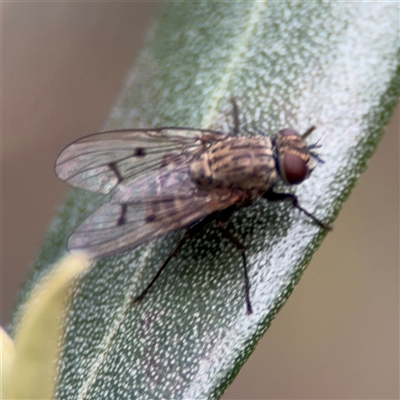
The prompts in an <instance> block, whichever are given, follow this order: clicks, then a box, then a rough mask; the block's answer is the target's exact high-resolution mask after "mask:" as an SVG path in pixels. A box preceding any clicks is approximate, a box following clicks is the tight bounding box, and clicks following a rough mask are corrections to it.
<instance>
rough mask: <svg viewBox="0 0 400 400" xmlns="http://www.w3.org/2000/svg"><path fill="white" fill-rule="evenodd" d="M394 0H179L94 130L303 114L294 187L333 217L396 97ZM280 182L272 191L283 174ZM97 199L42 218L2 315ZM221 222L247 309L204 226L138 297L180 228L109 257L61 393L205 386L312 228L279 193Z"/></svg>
mask: <svg viewBox="0 0 400 400" xmlns="http://www.w3.org/2000/svg"><path fill="white" fill-rule="evenodd" d="M399 75H400V74H399V42H398V9H397V5H396V4H395V3H388V2H386V3H382V2H379V3H378V2H374V3H346V2H321V3H320V2H287V3H286V2H261V1H246V2H229V3H228V2H215V3H211V2H176V3H168V4H166V6H165V7H164V9H163V12H162V13H161V15H160V17H159V18H158V20H157V22H156V23H155V24H154V25H153V27H152V29H151V31H150V33H149V36H148V40H147V44H146V46H145V48H144V49H143V51H142V53H141V55H140V57H139V59H138V60H137V63H136V65H135V67H134V68H133V70H132V72H131V73H130V75H129V76H128V79H127V80H126V83H125V86H124V89H123V91H122V93H121V95H120V97H119V99H118V101H117V104H116V106H115V107H114V109H113V110H112V112H111V115H110V118H109V121H108V123H107V126H106V128H107V129H114V128H124V127H126V128H128V127H142V126H163V125H174V126H191V127H199V128H211V129H216V130H222V131H225V132H229V131H230V130H231V129H232V126H233V119H232V111H231V104H230V100H231V98H232V97H234V98H235V99H236V101H237V103H238V105H239V109H240V119H241V123H242V128H243V134H247V132H248V131H251V130H254V129H255V128H256V129H258V130H262V131H264V132H266V133H267V134H272V133H274V132H276V131H277V130H279V129H281V128H283V127H292V128H294V129H296V130H298V131H300V132H302V131H305V130H306V129H307V128H309V127H310V126H311V125H316V126H317V128H318V129H317V130H316V131H315V132H314V133H313V135H312V137H311V138H310V140H311V141H314V142H315V141H317V140H319V139H320V142H319V143H320V144H321V145H322V149H321V151H320V154H321V156H322V158H323V159H324V160H325V164H320V165H318V167H317V168H316V169H315V171H314V172H313V174H312V175H311V177H310V178H309V179H308V180H307V181H306V182H304V183H303V184H301V185H299V186H298V187H297V188H296V191H295V192H296V195H297V196H298V197H299V200H300V204H301V205H303V206H304V207H305V208H306V209H307V210H309V211H311V212H312V213H314V214H315V215H316V216H317V217H318V218H320V219H322V220H323V221H326V222H332V221H333V219H334V217H335V216H336V214H337V213H338V211H339V209H340V207H341V205H342V203H343V201H344V200H345V199H346V197H347V196H348V194H349V192H350V190H351V188H352V187H353V186H354V184H355V182H356V180H357V178H358V177H359V175H360V174H361V172H362V171H363V170H364V168H365V166H366V163H367V160H368V158H369V157H370V156H371V154H372V152H373V150H374V147H375V146H376V143H377V141H378V140H379V137H380V135H381V133H382V131H383V128H384V126H385V124H386V123H387V121H388V118H389V116H390V114H391V112H392V110H393V108H394V105H395V104H396V102H397V99H398V95H399V86H400V85H399V83H400V82H399V81H400V78H399ZM280 189H284V188H283V187H281V188H280ZM102 201H104V199H103V198H102V197H101V196H95V195H93V194H89V193H86V192H84V191H79V190H73V191H71V192H70V194H69V196H68V198H67V199H66V202H65V204H64V206H63V207H62V208H61V209H60V211H59V213H58V214H57V216H56V218H55V219H54V221H53V223H52V226H51V228H50V230H49V233H48V237H47V240H46V242H45V244H44V246H43V248H42V250H41V252H40V254H39V256H38V258H37V260H36V263H35V266H34V267H33V269H32V273H31V277H30V279H29V280H28V282H27V283H26V286H25V289H24V291H23V292H22V294H21V296H20V303H19V304H20V306H19V308H18V309H17V310H16V313H15V316H14V326H15V329H18V319H19V315H20V312H21V311H20V310H21V307H22V305H23V304H24V301H25V299H26V297H27V296H28V294H29V292H30V291H31V290H32V288H33V287H34V286H35V284H36V282H37V281H38V280H39V279H40V278H41V277H42V276H43V275H45V274H46V273H47V272H48V270H49V269H50V268H51V267H50V265H51V264H52V263H53V262H54V261H55V260H57V258H58V257H59V256H60V255H61V254H62V252H63V249H64V245H65V242H66V238H67V236H68V234H69V233H71V231H72V230H73V229H74V228H75V227H76V226H77V225H78V224H79V223H80V222H82V221H83V220H84V218H85V217H86V216H88V215H89V214H90V213H91V212H92V211H93V210H95V209H96V207H98V206H99V204H101V203H102ZM228 228H229V230H230V232H231V233H232V234H233V235H235V236H236V237H238V238H240V240H241V241H242V242H244V243H245V245H246V249H247V250H246V254H247V257H248V262H249V267H250V282H251V300H252V304H253V308H254V314H253V315H251V316H248V315H246V308H245V302H244V288H243V287H244V283H243V276H242V266H241V258H240V254H238V251H237V250H236V249H235V248H234V246H232V245H231V244H230V243H229V242H227V241H226V240H225V239H222V238H221V236H220V235H219V234H218V231H217V229H216V227H215V226H210V228H208V229H207V230H206V231H205V232H203V233H201V234H200V235H199V236H198V237H196V238H195V239H193V240H192V241H191V242H190V243H189V244H187V245H186V246H185V247H184V248H183V250H182V252H181V253H180V254H179V255H178V257H176V258H175V259H174V260H173V261H172V262H171V263H170V264H169V265H168V267H167V269H166V271H165V272H163V274H162V275H161V277H160V278H159V280H158V281H157V283H156V284H155V286H154V287H153V288H152V290H151V292H150V293H149V294H148V296H147V297H146V298H145V299H144V300H143V302H142V303H141V304H140V305H139V306H137V307H133V306H132V305H131V298H132V296H135V295H137V294H138V293H139V292H140V291H141V289H143V288H144V286H145V285H146V284H147V283H148V282H149V279H151V277H152V276H153V275H154V273H155V271H156V270H157V269H158V267H159V266H160V264H161V263H162V262H163V261H164V260H165V258H166V256H167V255H168V253H169V252H170V251H171V250H172V249H173V248H174V245H176V243H177V242H178V241H179V238H180V237H181V235H182V233H172V234H168V235H167V236H166V237H164V238H161V239H159V240H156V241H153V242H151V243H149V244H147V245H144V246H141V247H140V248H138V249H135V250H134V251H132V252H129V253H125V254H123V255H120V256H118V257H110V258H107V259H104V260H102V261H100V262H98V263H97V265H96V266H95V267H94V268H93V269H92V270H91V271H90V272H89V273H88V274H87V275H86V276H85V277H84V279H82V281H81V283H80V286H79V289H78V290H77V291H76V293H75V296H74V299H73V304H72V307H71V310H70V312H69V317H68V322H67V323H68V325H67V329H66V332H65V335H64V343H63V349H62V350H63V356H62V360H61V365H60V383H59V389H58V396H59V398H68V399H70V398H81V399H82V398H95V399H102V398H107V399H113V398H118V399H121V398H151V399H155V398H173V399H178V398H192V399H194V398H196V399H198V398H218V397H220V396H221V394H222V393H223V391H224V390H225V388H226V387H227V386H228V384H229V383H230V382H231V381H232V379H233V378H234V377H235V375H236V374H237V373H238V371H239V369H240V367H241V366H242V365H243V363H244V362H245V361H246V359H247V358H248V357H249V355H250V353H251V352H252V350H253V349H254V347H255V345H256V343H257V341H258V340H259V338H260V337H261V336H262V335H263V334H264V332H265V331H266V329H267V328H268V326H269V325H270V323H271V321H272V319H273V318H274V317H275V315H276V313H277V312H278V310H279V308H280V307H281V306H282V305H283V304H284V302H285V301H286V300H287V298H288V296H289V295H290V293H291V292H292V290H293V288H294V286H295V285H296V283H297V281H298V280H299V278H300V276H301V274H302V272H303V270H304V268H305V267H306V265H307V264H308V262H309V260H310V258H311V256H312V254H313V253H314V252H315V250H316V249H317V248H318V246H319V245H320V243H321V240H322V238H323V236H324V234H325V233H324V232H322V231H321V229H320V228H319V227H317V226H315V225H314V224H313V223H311V222H310V220H309V219H307V218H306V217H305V216H304V215H301V214H300V213H299V212H298V211H297V210H293V209H291V208H290V206H289V205H288V204H267V203H266V202H265V201H259V202H257V203H255V204H254V205H252V206H251V207H248V208H246V209H242V210H240V211H239V212H237V213H236V214H235V215H234V217H233V218H232V220H231V222H230V224H229V226H228Z"/></svg>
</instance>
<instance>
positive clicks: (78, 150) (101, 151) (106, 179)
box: [55, 128, 225, 194]
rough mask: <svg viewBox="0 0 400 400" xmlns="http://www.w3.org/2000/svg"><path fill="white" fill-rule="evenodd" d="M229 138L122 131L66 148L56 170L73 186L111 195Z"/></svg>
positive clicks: (192, 132)
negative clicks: (124, 183)
mask: <svg viewBox="0 0 400 400" xmlns="http://www.w3.org/2000/svg"><path fill="white" fill-rule="evenodd" d="M224 138H225V135H223V134H221V133H219V132H214V131H205V130H199V129H190V128H159V129H138V130H122V131H112V132H104V133H98V134H94V135H90V136H87V137H84V138H82V139H79V140H77V141H76V142H74V143H72V144H71V145H69V146H68V147H66V148H65V149H64V150H63V151H62V152H61V154H60V155H59V157H58V159H57V161H56V165H55V170H56V174H57V175H58V177H59V178H60V179H61V180H63V181H66V182H68V183H69V184H70V185H72V186H76V187H80V188H83V189H86V190H90V191H92V192H99V193H104V194H107V193H109V192H110V191H111V190H112V189H113V188H114V187H116V186H117V185H118V184H119V183H121V182H122V181H124V180H129V179H134V177H137V176H141V177H144V176H146V175H147V174H149V173H151V172H152V171H155V170H157V169H160V168H164V167H166V166H168V165H169V164H170V163H174V164H175V166H176V165H178V164H182V163H183V162H184V161H185V160H186V161H187V160H188V158H190V157H191V156H192V155H193V153H195V152H196V151H201V150H202V149H203V144H205V143H207V142H212V141H218V140H222V139H224Z"/></svg>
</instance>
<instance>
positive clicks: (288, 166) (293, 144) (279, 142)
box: [273, 127, 323, 185]
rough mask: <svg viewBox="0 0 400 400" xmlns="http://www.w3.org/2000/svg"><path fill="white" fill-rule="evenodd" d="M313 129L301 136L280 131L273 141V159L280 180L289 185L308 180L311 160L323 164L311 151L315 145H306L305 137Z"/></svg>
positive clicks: (292, 132)
mask: <svg viewBox="0 0 400 400" xmlns="http://www.w3.org/2000/svg"><path fill="white" fill-rule="evenodd" d="M314 129H315V127H311V128H310V129H308V130H307V131H306V132H305V133H304V134H303V135H300V134H299V133H298V132H296V131H294V130H292V129H288V128H285V129H281V130H280V131H279V132H278V133H277V135H276V137H275V138H274V140H273V143H274V145H275V159H276V165H277V168H278V171H279V173H280V176H281V177H282V179H283V180H284V181H285V182H286V183H287V184H289V185H297V184H299V183H301V182H303V181H304V180H305V179H307V178H308V176H309V175H310V173H311V172H312V168H311V160H312V159H315V160H316V161H317V162H321V163H322V162H323V160H321V159H320V158H319V157H318V155H317V154H316V153H314V152H313V149H316V148H318V147H319V146H318V145H317V144H313V145H308V144H307V142H306V141H305V139H306V137H307V136H308V135H309V134H310V133H311V132H312V131H313V130H314Z"/></svg>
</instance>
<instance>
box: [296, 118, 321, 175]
mask: <svg viewBox="0 0 400 400" xmlns="http://www.w3.org/2000/svg"><path fill="white" fill-rule="evenodd" d="M315 129H316V127H315V126H314V125H313V126H311V127H310V128H308V129H307V130H306V131H305V132H304V133H303V134H302V135H301V137H302V138H303V139H305V138H306V137H307V136H309V135H310V133H311V132H313V131H314V130H315ZM325 133H326V131H325V132H324V133H323V134H322V135H321V137H320V138H319V139H318V140H317V141H316V142H315V143H312V144H310V145H308V146H307V147H308V150H310V156H311V157H312V158H313V159H314V160H316V161H317V164H316V165H315V166H314V168H312V169H311V171H310V172H312V171H313V170H314V169H315V168H316V167H317V165H318V164H324V163H325V161H324V160H323V159H322V158H321V157H320V156H319V155H318V154H317V153H316V152H314V151H312V150H315V149H320V148H321V147H322V145H321V144H319V142H320V140H321V139H322V138H323V137H324V136H325Z"/></svg>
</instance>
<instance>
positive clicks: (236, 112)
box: [231, 97, 240, 136]
mask: <svg viewBox="0 0 400 400" xmlns="http://www.w3.org/2000/svg"><path fill="white" fill-rule="evenodd" d="M231 103H232V114H233V136H237V135H238V134H239V129H240V118H239V107H238V105H237V103H236V100H235V98H234V97H232V99H231Z"/></svg>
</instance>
